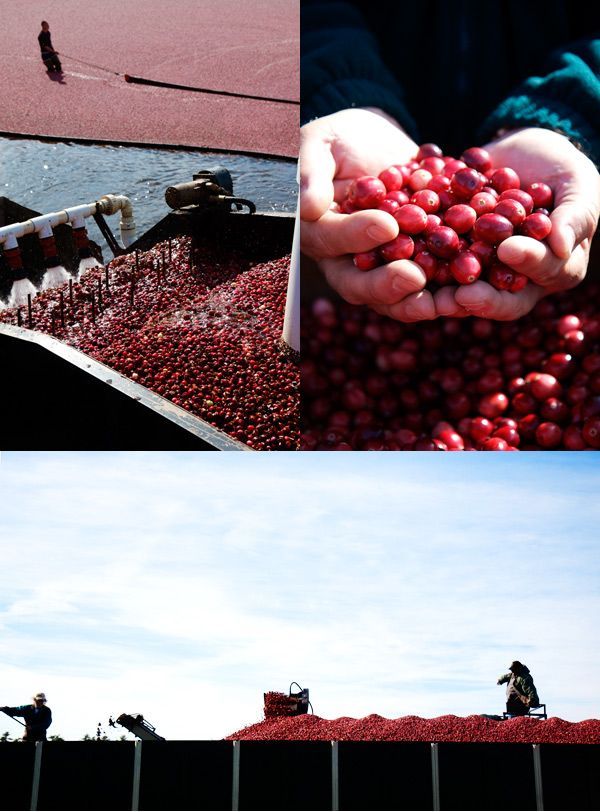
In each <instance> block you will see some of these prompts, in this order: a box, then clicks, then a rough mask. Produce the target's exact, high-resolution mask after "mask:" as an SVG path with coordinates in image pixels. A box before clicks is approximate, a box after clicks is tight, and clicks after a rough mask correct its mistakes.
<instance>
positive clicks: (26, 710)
mask: <svg viewBox="0 0 600 812" xmlns="http://www.w3.org/2000/svg"><path fill="white" fill-rule="evenodd" d="M0 710H1V711H3V712H4V713H7V714H8V715H9V716H22V717H23V719H24V720H25V733H23V741H25V742H45V741H46V731H47V730H48V728H49V727H50V725H51V724H52V713H51V711H50V708H49V707H48V706H47V705H46V694H36V695H35V696H34V697H33V705H20V706H18V707H16V708H9V707H3V708H0Z"/></svg>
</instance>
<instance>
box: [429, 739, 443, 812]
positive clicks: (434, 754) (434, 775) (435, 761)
mask: <svg viewBox="0 0 600 812" xmlns="http://www.w3.org/2000/svg"><path fill="white" fill-rule="evenodd" d="M431 788H432V791H433V809H434V810H437V809H441V808H442V807H441V806H440V761H439V756H438V745H437V742H431Z"/></svg>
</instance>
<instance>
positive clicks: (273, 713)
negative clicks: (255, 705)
mask: <svg viewBox="0 0 600 812" xmlns="http://www.w3.org/2000/svg"><path fill="white" fill-rule="evenodd" d="M296 705H297V703H296V700H293V699H290V697H289V696H288V695H287V694H282V693H279V692H278V691H268V693H266V694H265V719H274V718H275V717H279V716H291V715H292V714H293V712H294V711H295V709H296Z"/></svg>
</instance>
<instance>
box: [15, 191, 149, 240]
mask: <svg viewBox="0 0 600 812" xmlns="http://www.w3.org/2000/svg"><path fill="white" fill-rule="evenodd" d="M117 211H120V212H121V223H120V225H121V238H122V240H123V245H124V246H125V247H127V246H128V245H130V244H131V243H132V242H133V240H134V237H135V221H134V219H133V207H132V205H131V201H130V200H129V198H128V197H125V196H124V195H104V197H101V198H100V200H97V201H96V202H95V203H83V204H81V205H79V206H72V207H71V208H69V209H63V211H54V212H50V213H49V214H41V215H39V216H38V217H32V218H31V220H25V221H24V222H23V223H12V224H11V225H8V226H2V227H1V228H0V244H2V243H3V244H4V247H5V248H16V247H17V245H16V240H17V238H18V237H22V236H24V235H25V234H34V233H37V234H39V236H40V237H41V238H42V239H44V238H46V237H51V236H52V229H53V228H56V226H59V225H62V224H63V223H72V225H73V227H74V228H81V227H82V226H83V220H84V218H86V217H91V216H92V215H94V214H96V212H101V213H102V214H115V213H116V212H117ZM9 241H10V244H9Z"/></svg>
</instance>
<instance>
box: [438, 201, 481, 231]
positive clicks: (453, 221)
mask: <svg viewBox="0 0 600 812" xmlns="http://www.w3.org/2000/svg"><path fill="white" fill-rule="evenodd" d="M476 220H477V213H476V211H475V209H473V208H471V206H466V205H465V204H463V203H458V204H457V205H456V206H451V207H450V208H449V209H448V210H447V211H446V213H445V214H444V223H445V224H446V225H447V226H448V227H449V228H452V229H454V231H456V233H457V234H466V233H467V232H468V231H470V230H471V229H472V228H473V226H474V225H475V221H476Z"/></svg>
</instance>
